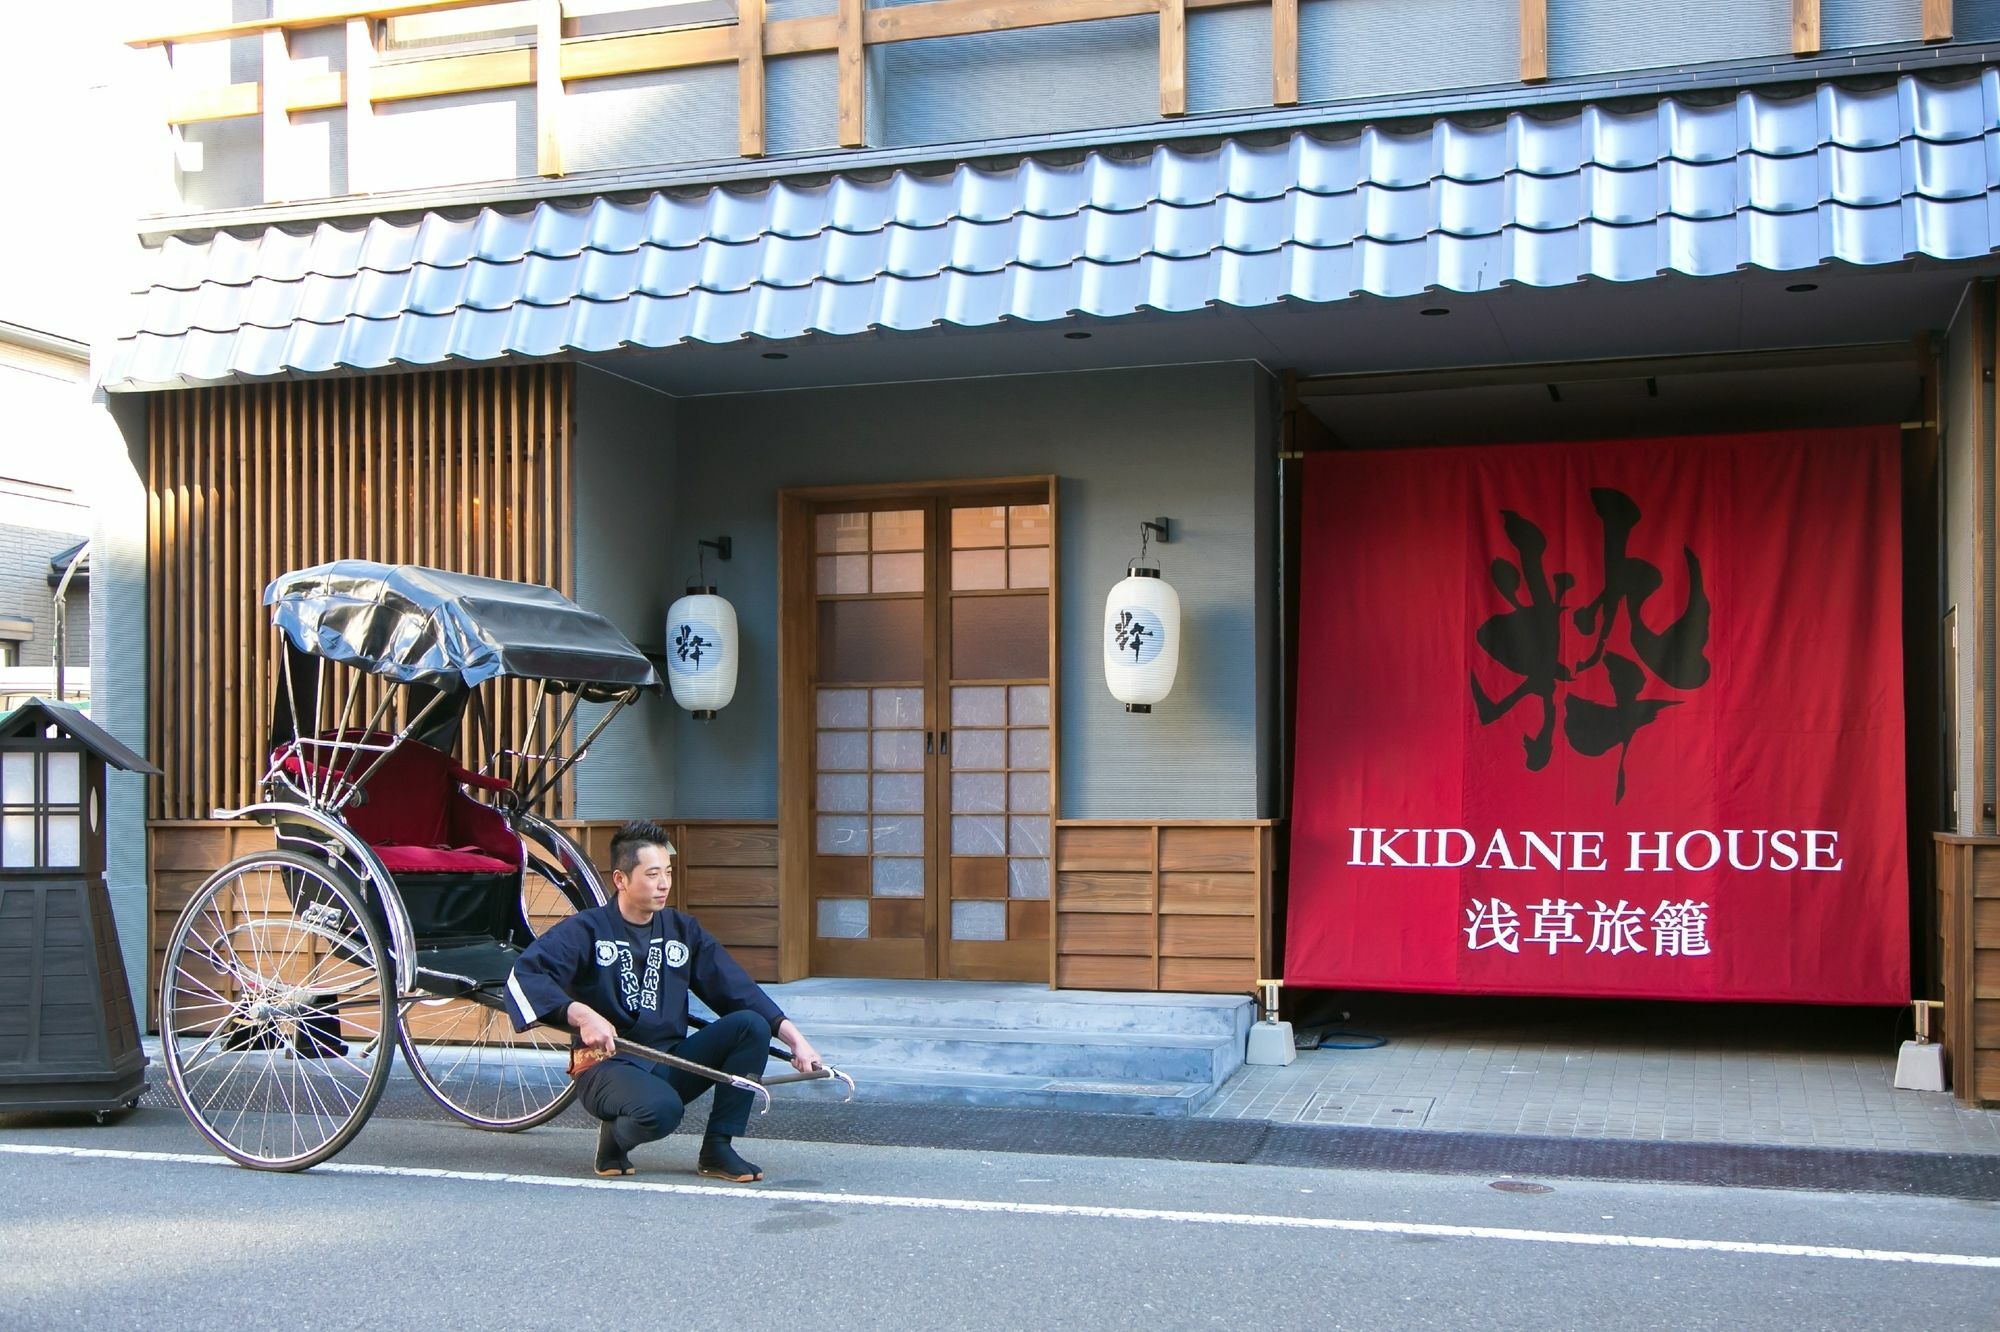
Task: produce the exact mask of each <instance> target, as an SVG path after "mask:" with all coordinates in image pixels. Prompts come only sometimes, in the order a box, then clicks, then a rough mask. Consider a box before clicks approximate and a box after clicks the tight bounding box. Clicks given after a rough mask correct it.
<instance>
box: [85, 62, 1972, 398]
mask: <svg viewBox="0 0 2000 1332" xmlns="http://www.w3.org/2000/svg"><path fill="white" fill-rule="evenodd" d="M1996 246H2000V71H1996V70H1994V69H1987V70H1985V71H1983V72H1982V74H1981V76H1980V77H1979V78H1977V79H1975V80H1971V81H1967V82H1961V83H1955V84H1941V83H1932V82H1927V81H1924V80H1921V79H1918V78H1916V77H1914V76H1906V77H1904V78H1902V79H1901V80H1899V81H1898V82H1896V83H1895V84H1893V85H1888V86H1884V87H1880V88H1873V89H1854V88H1842V87H1835V86H1832V85H1824V86H1821V87H1819V88H1818V89H1817V90H1816V91H1815V92H1813V93H1812V94H1809V95H1806V96H1799V97H1792V98H1779V97H1775V96H1772V95H1769V94H1767V93H1762V92H1757V91H1745V92H1741V93H1739V94H1737V95H1736V96H1735V97H1734V98H1733V99H1730V100H1726V101H1723V102H1720V103H1718V104H1713V105H1693V104H1689V103H1684V102H1680V101H1675V100H1673V99H1665V100H1662V101H1659V102H1658V103H1657V104H1655V105H1653V106H1650V107H1646V108H1644V109H1639V110H1613V109H1611V108H1609V107H1604V106H1585V107H1582V108H1580V109H1577V110H1573V111H1570V112H1568V113H1566V114H1563V115H1560V116H1556V117H1553V118H1548V117H1538V116H1535V115H1531V114H1528V113H1515V114H1513V115H1510V116H1508V117H1506V118H1505V119H1504V120H1501V121H1498V122H1497V123H1493V124H1487V125H1464V124H1459V123H1456V122H1454V121H1451V120H1446V119H1440V120H1437V121H1436V122H1435V123H1433V124H1432V125H1431V126H1430V127H1429V128H1428V129H1417V130H1413V131H1410V132H1401V131H1391V130H1388V129H1381V128H1375V127H1370V128H1367V129H1365V130H1363V131H1362V132H1361V133H1360V134H1358V135H1355V136H1353V137H1348V138H1343V139H1339V140H1326V139H1320V138H1315V137H1313V136H1311V135H1309V134H1305V133H1295V134H1292V135H1290V136H1289V137H1287V138H1284V139H1282V140H1279V141H1276V142H1271V143H1253V142H1247V141H1242V140H1232V141H1227V142H1224V143H1222V144H1221V145H1220V146H1218V147H1213V148H1210V149H1208V150H1205V151H1198V150H1194V149H1190V148H1188V147H1186V146H1178V147H1177V146H1161V147H1157V148H1153V149H1151V150H1150V151H1145V152H1142V153H1138V154H1136V155H1131V156H1116V155H1112V154H1110V153H1106V152H1101V151H1100V152H1093V153H1090V154H1088V155H1085V156H1083V157H1081V159H1080V160H1075V161H1063V162H1053V161H1041V160H1035V159H1024V160H1021V161H1019V162H1017V163H1015V164H1013V165H1012V166H1008V167H1006V168H1004V169H985V168H975V167H973V166H969V165H960V166H959V167H957V168H956V169H955V170H952V171H949V172H945V173H942V174H933V175H923V174H918V173H915V172H912V171H897V172H894V173H892V174H889V175H887V176H885V177H883V178H880V179H869V180H864V179H856V178H852V177H846V176H835V177H832V178H830V179H825V180H820V181H815V182H810V183H808V182H801V181H793V180H778V181H773V182H769V183H766V184H764V185H763V186H761V187H759V188H756V189H754V190H740V189H735V188H727V189H726V188H721V187H717V188H713V189H709V190H706V191H700V192H692V193H689V192H673V193H658V194H654V195H652V196H650V197H648V198H645V199H642V200H639V201H635V202H621V201H617V200H614V199H610V198H599V199H596V200H593V201H590V202H589V203H587V204H581V205H568V204H566V205H556V204H550V203H544V204H541V205H539V206H536V207H534V208H533V209H530V210H526V211H503V210H500V209H495V208H488V209H484V210H481V211H479V212H477V213H475V214H472V215H470V216H466V217H447V216H445V215H443V214H441V213H429V214H425V215H423V216H422V217H421V218H419V219H417V220H413V221H405V222H391V221H388V220H386V219H383V218H376V219H373V220H371V221H369V222H367V223H365V224H359V225H340V224H335V223H332V222H327V223H323V224H321V225H320V226H319V227H318V228H317V229H316V230H312V231H304V232H297V231H285V230H282V229H278V228H272V229H270V230H267V231H265V232H262V233H261V234H256V235H250V236H240V235H230V234H220V235H217V236H215V237H213V238H212V239H208V240H203V241H199V242H188V241H183V240H180V239H172V240H169V241H168V242H167V243H166V245H165V246H164V247H163V249H162V250H161V251H160V252H159V253H158V255H157V269H156V272H155V273H154V276H153V280H152V285H151V286H150V287H149V288H148V289H147V290H146V291H144V292H142V293H140V294H139V296H138V298H137V301H136V306H135V312H136V317H135V318H134V319H133V321H132V323H131V325H130V327H129V329H128V330H127V336H125V337H124V338H122V339H121V341H120V344H119V348H118V354H117V356H116V358H115V361H114V363H113V366H112V368H111V373H110V375H109V376H108V379H107V382H108V384H110V385H111V386H112V387H125V388H140V387H148V386H171V385H187V384H197V383H206V382H213V381H217V380H223V379H230V378H239V377H258V376H269V375H279V374H287V373H313V372H319V371H329V370H336V369H373V368H380V367H384V366H389V365H396V364H403V365H433V364H438V363H441V362H448V361H453V360H470V361H486V360H493V359H495V358H499V357H504V356H509V355H518V356H551V355H557V354H562V353H566V352H595V351H607V350H611V349H614V348H618V347H626V346H642V347H666V346H671V345H673V344H675V343H677V342H682V341H687V340H696V341H701V342H730V341H735V340H737V339H741V338H744V337H761V338H793V337H799V336H801V335H804V334H807V333H825V334H835V335H838V334H843V333H856V332H861V331H865V330H869V329H875V328H889V329H918V328H925V327H929V326H931V325H933V324H937V323H939V322H949V323H956V324H965V325H977V324H991V323H995V322H997V321H999V320H1001V319H1004V318H1014V319H1028V320H1055V319H1063V318H1067V317H1069V316H1071V315H1074V314H1079V313H1081V314H1089V315H1096V316H1116V315H1121V314H1129V313H1132V312H1133V311H1136V310H1140V309H1156V310H1167V311H1178V310H1192V309H1198V308H1201V307H1203V306H1206V305H1211V304H1215V303H1218V302H1219V303H1225V304H1229V305H1237V306H1261V305H1270V304H1273V303H1276V302H1279V301H1285V300H1304V301H1335V300H1341V299H1343V298H1346V297H1349V296H1353V295H1356V294H1359V293H1364V292H1365V293H1371V294H1374V295H1378V296H1408V295H1414V294H1416V293H1419V292H1423V291H1425V290H1427V289H1431V288H1444V289H1448V290H1452V291H1480V290H1486V289H1489V288H1492V287H1496V286H1499V285H1501V284H1503V283H1507V282H1520V283H1527V284H1530V285H1534V286H1556V285H1561V284H1564V283H1571V282H1576V281H1578V280H1580V279H1582V278H1584V277H1598V278H1605V279H1610V280H1614V281H1632V280H1637V279H1641V278H1647V277H1652V276H1655V275H1657V274H1660V273H1664V272H1669V271H1672V272H1680V273H1687V274H1693V275H1706V274H1716V273H1726V272H1730V271H1732V270H1734V269H1738V268H1741V267H1744V266H1747V265H1754V266H1758V267H1763V268H1768V269H1777V270H1790V269H1802V268H1811V267H1814V266H1816V265H1819V264H1823V263H1828V262H1834V261H1839V262H1845V263H1852V264H1882V263H1891V262H1895V261H1897V260H1901V259H1904V258H1906V257H1908V256H1911V255H1916V254H1922V255H1927V256H1930V257H1932V258H1938V259H1959V258H1971V257H1975V256H1980V255H1985V254H1988V253H1990V252H1992V251H1993V250H1994V249H1995V248H1996Z"/></svg>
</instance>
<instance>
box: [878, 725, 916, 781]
mask: <svg viewBox="0 0 2000 1332" xmlns="http://www.w3.org/2000/svg"><path fill="white" fill-rule="evenodd" d="M923 766H924V733H923V732H922V731H877V732H875V769H876V771H878V772H920V771H922V770H923Z"/></svg>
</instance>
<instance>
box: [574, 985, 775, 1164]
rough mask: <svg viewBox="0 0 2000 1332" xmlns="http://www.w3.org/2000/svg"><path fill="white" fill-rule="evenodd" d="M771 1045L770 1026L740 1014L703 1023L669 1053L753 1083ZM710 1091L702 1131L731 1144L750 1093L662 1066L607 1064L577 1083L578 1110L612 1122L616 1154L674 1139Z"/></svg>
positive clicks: (744, 1121) (746, 1115)
mask: <svg viewBox="0 0 2000 1332" xmlns="http://www.w3.org/2000/svg"><path fill="white" fill-rule="evenodd" d="M770 1046H771V1026H770V1024H769V1023H767V1022H766V1021H764V1019H763V1018H762V1017H760V1016H758V1015H757V1014H756V1013H752V1012H751V1011H749V1010H748V1009H742V1010H739V1011H738V1012H735V1013H731V1014H730V1015H729V1016H727V1017H724V1018H718V1019H716V1020H715V1021H714V1022H711V1023H709V1024H708V1025H707V1026H706V1027H703V1028H702V1029H701V1030H700V1031H698V1032H695V1033H694V1034H693V1035H691V1036H689V1037H688V1038H687V1039H686V1040H684V1041H682V1042H681V1043H680V1044H679V1045H676V1046H673V1047H671V1048H670V1049H669V1050H668V1053H670V1054H677V1055H679V1056H680V1057H681V1058H683V1059H688V1060H692V1061H694V1062H695V1063H697V1064H706V1065H708V1066H709V1067H710V1068H719V1069H721V1070H722V1071H723V1072H725V1073H734V1074H737V1075H738V1076H740V1077H746V1078H754V1077H758V1076H760V1075H761V1074H762V1073H763V1072H764V1061H765V1059H766V1058H767V1057H768V1056H769V1054H770ZM710 1088H714V1090H715V1108H714V1109H713V1110H712V1111H710V1113H709V1116H708V1131H709V1132H710V1133H720V1134H723V1135H725V1136H727V1137H732V1138H733V1137H735V1136H736V1135H738V1134H739V1133H741V1132H743V1130H744V1129H746V1128H748V1127H749V1126H750V1107H751V1105H752V1104H753V1103H754V1099H755V1098H753V1097H752V1096H751V1095H750V1093H749V1092H745V1091H738V1090H736V1089H735V1088H734V1087H727V1086H724V1085H723V1084H721V1083H719V1082H710V1081H709V1080H708V1079H707V1078H704V1077H702V1076H700V1075H699V1074H696V1073H687V1072H683V1071H682V1070H680V1069H677V1068H670V1067H668V1066H667V1065H665V1064H647V1065H646V1066H645V1067H644V1068H641V1067H638V1066H637V1065H634V1064H629V1063H627V1062H625V1060H624V1059H623V1058H619V1059H607V1060H605V1061H604V1062H603V1063H601V1064H598V1065H597V1066H596V1067H594V1068H592V1069H590V1070H589V1071H588V1072H586V1073H585V1074H584V1075H583V1076H582V1077H580V1078H578V1079H577V1094H578V1096H579V1098H580V1099H581V1100H582V1101H583V1108H584V1109H586V1110H588V1111H589V1112H590V1113H591V1114H593V1115H596V1116H597V1117H598V1118H599V1119H604V1120H609V1121H610V1122H611V1125H612V1128H611V1132H612V1136H613V1137H615V1138H617V1139H618V1147H619V1150H620V1151H630V1150H631V1149H632V1148H634V1147H637V1146H638V1145H639V1144H640V1143H642V1142H651V1141H653V1140H654V1139H655V1138H664V1137H666V1136H667V1135H668V1134H669V1133H672V1132H673V1131H674V1130H675V1129H676V1128H678V1127H679V1126H680V1122H681V1115H682V1114H683V1113H685V1111H686V1109H687V1103H688V1102H689V1101H692V1100H693V1099H694V1098H695V1097H697V1096H699V1095H701V1094H702V1093H703V1092H705V1091H708V1090H709V1089H710Z"/></svg>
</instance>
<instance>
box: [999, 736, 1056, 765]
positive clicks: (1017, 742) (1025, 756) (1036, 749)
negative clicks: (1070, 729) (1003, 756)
mask: <svg viewBox="0 0 2000 1332" xmlns="http://www.w3.org/2000/svg"><path fill="white" fill-rule="evenodd" d="M1007 749H1008V760H1007V766H1008V767H1010V768H1043V769H1046V768H1047V767H1048V766H1049V733H1048V732H1047V731H1012V732H1009V733H1008V737H1007Z"/></svg>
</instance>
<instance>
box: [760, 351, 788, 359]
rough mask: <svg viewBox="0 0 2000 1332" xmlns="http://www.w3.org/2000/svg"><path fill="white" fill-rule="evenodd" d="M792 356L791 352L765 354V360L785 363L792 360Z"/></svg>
mask: <svg viewBox="0 0 2000 1332" xmlns="http://www.w3.org/2000/svg"><path fill="white" fill-rule="evenodd" d="M791 355H792V354H791V353H790V352H765V353H764V359H765V360H767V361H784V360H789V359H791Z"/></svg>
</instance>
